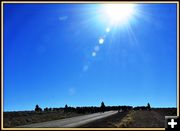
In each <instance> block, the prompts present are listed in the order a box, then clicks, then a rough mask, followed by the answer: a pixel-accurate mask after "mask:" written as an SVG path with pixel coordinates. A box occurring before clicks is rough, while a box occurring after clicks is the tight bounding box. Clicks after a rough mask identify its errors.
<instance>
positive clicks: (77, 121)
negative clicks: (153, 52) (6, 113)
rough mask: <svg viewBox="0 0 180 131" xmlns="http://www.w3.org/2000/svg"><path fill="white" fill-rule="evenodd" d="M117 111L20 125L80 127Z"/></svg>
mask: <svg viewBox="0 0 180 131" xmlns="http://www.w3.org/2000/svg"><path fill="white" fill-rule="evenodd" d="M116 113H117V111H107V112H104V113H93V114H90V115H83V116H76V117H71V118H66V119H60V120H54V121H47V122H42V123H35V124H29V125H22V126H18V127H21V128H38V127H39V128H41V127H42V128H46V127H55V128H58V127H62V128H65V127H79V126H81V125H84V124H87V123H89V122H92V121H95V120H98V119H101V118H104V117H107V116H111V115H113V114H116Z"/></svg>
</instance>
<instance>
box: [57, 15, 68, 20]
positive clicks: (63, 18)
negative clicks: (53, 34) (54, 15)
mask: <svg viewBox="0 0 180 131" xmlns="http://www.w3.org/2000/svg"><path fill="white" fill-rule="evenodd" d="M67 18H68V17H67V16H60V17H59V20H60V21H62V20H66V19H67Z"/></svg>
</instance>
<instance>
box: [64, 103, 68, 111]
mask: <svg viewBox="0 0 180 131" xmlns="http://www.w3.org/2000/svg"><path fill="white" fill-rule="evenodd" d="M64 111H65V112H67V111H68V105H67V104H66V105H65V107H64Z"/></svg>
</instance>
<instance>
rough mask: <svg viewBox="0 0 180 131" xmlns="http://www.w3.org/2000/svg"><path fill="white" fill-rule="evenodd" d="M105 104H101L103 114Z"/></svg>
mask: <svg viewBox="0 0 180 131" xmlns="http://www.w3.org/2000/svg"><path fill="white" fill-rule="evenodd" d="M105 107H106V106H105V104H104V102H101V107H100V108H101V112H103V113H104V111H105Z"/></svg>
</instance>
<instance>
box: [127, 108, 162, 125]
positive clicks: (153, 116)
mask: <svg viewBox="0 0 180 131" xmlns="http://www.w3.org/2000/svg"><path fill="white" fill-rule="evenodd" d="M133 115H134V116H133V118H134V121H133V122H132V123H131V124H129V125H128V126H127V127H129V128H136V127H138V128H152V127H153V128H164V122H165V118H164V116H163V115H160V114H159V113H158V112H156V111H153V110H151V111H148V110H143V111H142V110H138V111H135V113H134V114H133Z"/></svg>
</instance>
